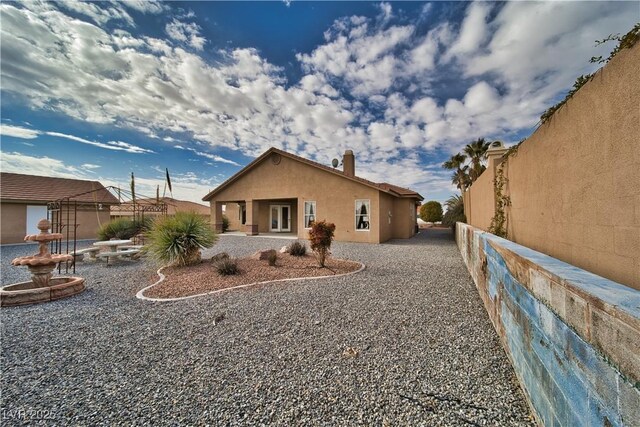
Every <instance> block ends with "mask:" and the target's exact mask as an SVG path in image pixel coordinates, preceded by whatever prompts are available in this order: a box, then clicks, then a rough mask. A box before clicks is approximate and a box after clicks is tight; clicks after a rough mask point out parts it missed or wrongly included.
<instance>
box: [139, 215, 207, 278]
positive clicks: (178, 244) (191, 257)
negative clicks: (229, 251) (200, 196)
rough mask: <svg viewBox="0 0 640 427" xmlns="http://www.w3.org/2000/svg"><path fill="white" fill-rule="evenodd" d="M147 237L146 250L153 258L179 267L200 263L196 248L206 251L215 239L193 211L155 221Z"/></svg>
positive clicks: (204, 221)
mask: <svg viewBox="0 0 640 427" xmlns="http://www.w3.org/2000/svg"><path fill="white" fill-rule="evenodd" d="M147 238H148V241H149V243H148V244H147V251H148V252H149V253H150V254H151V256H152V257H153V258H155V259H156V260H157V261H159V262H162V263H168V264H173V265H181V266H182V265H191V264H196V263H198V262H200V249H204V248H210V247H211V246H213V245H214V243H215V242H216V240H217V236H216V234H215V233H214V231H213V230H212V229H211V226H210V225H209V222H208V221H207V220H206V219H205V218H204V217H202V216H201V215H198V214H196V213H195V212H177V213H176V214H175V215H174V216H167V217H164V218H159V219H157V220H156V221H155V222H154V223H153V227H152V228H151V230H149V232H148V233H147Z"/></svg>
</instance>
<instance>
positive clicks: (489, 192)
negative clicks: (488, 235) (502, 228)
mask: <svg viewBox="0 0 640 427" xmlns="http://www.w3.org/2000/svg"><path fill="white" fill-rule="evenodd" d="M491 172H492V171H489V170H488V169H487V170H486V171H485V172H484V173H483V174H482V175H480V176H479V177H478V179H477V180H476V182H474V183H473V185H472V186H471V188H470V189H469V190H468V191H465V193H464V195H463V197H464V199H465V211H464V212H465V215H466V216H467V220H468V222H469V224H471V225H473V226H474V227H478V228H481V229H483V230H487V229H488V228H489V226H490V225H491V218H492V217H493V215H494V211H495V200H496V199H495V190H494V184H493V180H494V176H493V173H491ZM470 218H471V219H470ZM472 221H473V222H472Z"/></svg>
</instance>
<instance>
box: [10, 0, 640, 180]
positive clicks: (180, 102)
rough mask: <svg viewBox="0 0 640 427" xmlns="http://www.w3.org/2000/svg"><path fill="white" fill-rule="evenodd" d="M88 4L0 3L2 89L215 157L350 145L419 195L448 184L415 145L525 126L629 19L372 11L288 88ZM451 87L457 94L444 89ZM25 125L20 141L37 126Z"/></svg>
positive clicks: (612, 14)
mask: <svg viewBox="0 0 640 427" xmlns="http://www.w3.org/2000/svg"><path fill="white" fill-rule="evenodd" d="M91 5H93V6H95V7H96V8H99V9H100V10H98V11H96V10H94V9H92V8H89V9H87V10H85V12H84V14H82V16H86V17H91V18H90V19H92V20H93V22H96V23H98V24H99V25H94V24H92V23H91V22H84V21H82V20H80V19H76V18H73V17H70V16H68V15H66V14H65V13H63V10H60V9H65V8H64V6H62V5H59V4H58V3H35V2H29V3H25V4H20V5H15V4H8V3H3V4H1V5H0V11H1V13H2V28H1V31H2V48H3V49H2V70H1V72H2V84H3V91H7V92H10V93H12V94H13V95H16V96H20V97H22V98H23V99H24V100H25V102H26V103H27V104H28V105H29V106H30V107H31V108H34V109H47V110H51V111H55V112H58V113H63V114H66V115H67V116H70V117H72V118H74V119H78V120H83V121H87V122H90V123H100V124H105V125H109V126H118V127H127V128H129V129H136V130H139V131H140V132H143V133H145V134H147V135H149V136H151V137H157V136H159V137H161V138H164V140H165V141H166V142H169V143H176V142H180V146H175V147H176V148H179V147H183V148H190V147H189V145H190V144H187V143H186V142H182V141H194V143H192V145H193V146H196V147H197V146H198V145H197V144H198V143H201V144H206V145H207V146H208V147H207V148H208V149H209V148H210V149H211V150H212V153H215V149H216V148H220V147H224V148H227V149H231V150H238V151H239V152H241V153H243V154H245V155H249V156H255V155H258V154H261V153H262V152H263V151H264V150H265V149H267V148H268V147H270V146H276V147H280V148H284V149H287V150H289V151H292V152H294V153H296V154H300V155H303V156H305V157H309V158H312V159H315V160H318V161H320V162H322V163H325V164H329V162H330V160H331V159H332V158H333V157H336V156H337V155H339V154H341V153H342V152H343V151H344V149H347V148H351V149H353V150H354V151H355V152H356V155H357V156H358V162H359V164H361V165H363V167H360V168H359V171H360V173H366V171H367V170H369V169H370V168H371V169H372V170H375V171H376V173H375V174H373V175H371V176H370V177H372V178H375V179H376V180H382V181H392V182H394V183H398V184H400V185H407V186H412V187H413V186H417V187H418V188H420V186H423V185H424V186H426V185H427V183H433V185H434V186H439V187H438V188H444V186H445V183H446V185H449V184H448V179H444V178H443V177H442V176H440V175H436V174H427V173H426V172H423V171H421V169H420V162H419V159H410V156H409V155H410V154H416V153H418V154H421V155H422V156H424V155H425V154H426V155H429V154H431V153H432V152H433V150H434V149H443V150H444V151H448V150H451V151H457V150H458V149H459V148H460V146H461V145H463V144H464V143H467V142H469V141H470V140H471V139H475V138H477V137H480V136H486V137H488V138H500V137H502V136H504V135H509V134H510V133H512V132H514V131H521V130H523V129H530V128H531V127H532V126H533V125H535V123H536V121H537V117H538V116H539V114H540V113H541V112H542V111H543V110H544V109H545V108H546V107H547V106H549V105H550V104H552V101H553V100H554V99H555V97H557V96H558V95H559V94H561V93H562V92H563V90H566V89H567V88H568V87H570V86H571V83H572V81H573V79H574V78H575V77H576V76H577V75H578V74H581V73H583V72H585V71H590V70H592V69H593V66H591V65H588V64H587V60H588V58H590V57H591V56H593V55H597V54H599V51H598V49H595V50H594V48H593V41H594V40H596V39H601V38H603V37H604V36H606V35H607V34H609V33H617V32H622V31H624V30H625V29H627V28H629V27H630V26H631V25H633V21H634V17H636V16H637V13H636V14H634V11H635V9H634V7H635V5H634V4H632V3H611V4H600V3H593V4H589V7H585V6H584V5H582V4H580V3H572V2H560V3H555V2H554V3H551V2H509V3H506V4H505V5H504V6H501V8H500V9H498V7H497V6H493V5H488V4H474V3H472V4H470V5H469V6H468V9H467V12H466V18H465V20H464V22H463V24H462V25H461V27H460V30H459V31H458V30H456V27H455V26H454V25H452V24H451V23H449V22H446V21H445V22H439V23H436V24H433V27H431V29H430V30H429V31H428V32H427V33H426V34H424V32H421V28H422V27H421V26H420V25H418V21H407V20H406V19H404V18H403V20H400V19H398V18H396V17H395V16H394V14H393V11H392V10H391V6H389V5H386V4H382V5H381V6H380V8H381V11H382V12H383V13H381V14H380V16H379V17H377V18H374V19H370V18H366V17H360V16H352V17H345V18H341V19H339V20H337V21H336V22H335V23H334V24H333V25H332V27H331V28H330V29H329V30H328V31H327V32H326V34H325V39H326V40H325V42H324V43H323V44H322V45H320V46H317V47H316V48H315V49H314V50H313V51H311V52H302V53H300V54H298V55H297V59H298V61H299V64H300V66H301V67H302V69H303V71H304V76H303V77H302V79H301V80H300V81H299V82H290V81H286V79H285V77H284V72H283V70H282V69H281V68H279V67H277V66H275V65H273V64H271V63H270V62H269V61H267V60H266V59H265V58H264V57H263V56H262V55H261V54H260V52H259V51H257V50H256V49H252V48H242V49H240V48H238V49H228V50H224V51H221V52H217V53H216V52H212V54H217V56H216V58H215V59H216V61H213V60H210V59H206V58H204V57H202V56H199V50H198V49H199V48H200V49H201V48H202V47H203V45H204V43H205V42H204V41H202V42H199V41H198V39H195V44H194V43H192V36H196V37H202V36H201V34H200V31H201V30H200V28H199V27H197V25H196V24H188V23H186V22H183V21H185V20H186V19H188V18H187V17H181V18H179V19H180V20H175V21H172V22H171V23H170V26H168V29H167V32H171V34H172V37H173V38H172V39H171V40H162V39H157V38H153V37H147V36H144V35H132V34H131V32H134V31H133V30H131V32H128V31H124V30H122V29H118V30H113V31H107V30H105V28H104V26H101V25H102V24H100V22H109V26H110V27H111V26H113V23H114V22H116V23H117V24H118V25H123V24H124V25H128V24H127V22H128V21H127V19H126V17H123V16H124V15H122V16H120V15H118V14H117V13H115V12H110V11H109V10H108V7H107V6H104V4H103V3H99V4H98V3H96V4H90V6H91ZM109 5H110V6H109V7H112V8H116V5H117V4H116V5H114V4H113V3H110V4H109ZM124 6H125V7H128V8H129V9H128V10H129V11H131V13H134V12H133V11H132V10H138V9H136V6H131V5H130V4H129V3H127V4H125V5H124ZM138 6H140V7H143V6H141V5H140V4H138ZM157 6H158V5H157ZM162 6H164V5H162ZM70 7H76V8H77V7H84V6H78V5H75V4H74V5H72V6H70ZM149 7H150V8H151V6H149ZM489 9H492V10H491V13H489ZM123 10H124V9H123ZM387 10H388V13H387V12H386V11H387ZM125 12H126V10H125ZM145 12H147V13H158V12H156V11H152V10H148V11H145ZM90 13H93V14H94V15H96V16H91V15H90ZM398 15H399V16H401V14H400V13H398ZM107 18H108V19H107ZM105 19H107V21H104V20H105ZM417 19H420V18H417ZM398 22H401V23H402V24H399V23H398ZM134 24H135V23H134ZM171 24H174V25H173V26H171ZM129 29H130V28H129ZM175 42H178V43H175ZM184 46H190V47H191V48H193V49H189V50H186V49H185V48H184ZM599 49H600V50H602V49H606V48H599ZM208 57H209V56H208V55H207V58H208ZM585 64H586V65H585ZM451 82H454V83H455V91H447V90H443V88H444V89H447V88H449V87H451V85H452V83H451ZM203 88H206V90H205V89H203ZM436 92H440V93H436ZM442 92H444V93H445V95H442ZM3 129H4V126H3ZM20 129H26V131H17V130H14V131H13V132H14V134H15V133H18V134H21V135H23V136H25V137H26V136H27V135H33V133H29V132H28V131H29V129H27V128H20ZM3 132H4V130H3ZM20 132H22V133H20ZM167 134H170V135H172V136H171V137H169V136H166V135H167ZM14 136H15V135H14ZM36 136H37V135H36ZM50 136H51V135H50ZM57 136H58V137H65V136H63V134H58V135H57ZM67 137H68V135H67ZM75 138H76V139H73V140H75V141H77V142H81V143H85V144H91V145H96V144H98V145H97V146H99V147H101V148H105V149H112V150H113V149H120V150H125V151H129V152H148V151H145V150H146V149H144V148H142V147H136V146H134V145H132V144H129V143H125V142H121V141H110V142H106V143H104V142H96V141H90V140H87V139H84V138H79V139H78V137H75ZM169 138H171V139H169ZM68 139H72V138H68ZM191 149H192V151H193V150H196V151H197V152H200V153H205V154H207V155H208V156H213V158H212V157H207V156H203V157H207V158H209V159H210V160H213V161H217V162H224V163H228V164H233V163H229V162H232V161H231V160H229V159H225V158H224V157H222V156H216V154H209V153H207V151H208V150H205V149H200V148H198V149H196V148H191ZM399 159H400V160H399ZM407 159H410V160H407ZM225 161H226V162H225ZM201 185H204V186H206V185H208V184H207V183H204V184H201ZM211 185H215V183H213V182H212V183H211ZM429 185H431V184H429Z"/></svg>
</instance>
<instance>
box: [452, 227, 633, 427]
mask: <svg viewBox="0 0 640 427" xmlns="http://www.w3.org/2000/svg"><path fill="white" fill-rule="evenodd" d="M456 239H457V242H458V246H459V249H460V252H461V254H462V257H463V259H464V261H465V263H466V265H467V268H468V269H469V273H470V274H471V276H472V278H473V280H474V282H475V284H476V287H477V288H478V292H479V293H480V296H481V298H482V300H483V302H484V304H485V307H486V309H487V312H488V313H489V317H490V318H491V321H492V323H493V325H494V327H495V329H496V331H497V332H498V334H499V336H500V339H501V341H502V344H503V346H504V349H505V351H506V352H507V354H508V356H509V359H510V360H511V362H512V364H513V367H514V369H515V372H516V375H517V376H518V379H519V381H520V384H521V386H522V388H523V390H524V392H525V395H526V396H527V399H528V401H529V403H530V406H531V408H532V410H533V412H534V414H535V416H536V418H537V419H538V421H539V423H540V424H542V425H545V426H551V425H576V426H577V425H579V426H603V425H604V426H607V425H613V426H623V425H626V426H631V425H638V422H639V420H640V291H637V290H634V289H631V288H628V287H626V286H622V285H620V284H618V283H615V282H612V281H610V280H608V279H605V278H603V277H600V276H596V275H595V274H592V273H589V272H587V271H585V270H582V269H580V268H577V267H575V266H572V265H569V264H567V263H565V262H562V261H560V260H557V259H555V258H552V257H549V256H547V255H544V254H542V253H540V252H536V251H534V250H532V249H529V248H526V247H523V246H521V245H518V244H516V243H513V242H510V241H508V240H504V239H501V238H499V237H497V236H494V235H492V234H490V233H486V232H483V231H482V230H479V229H477V228H474V227H472V226H469V225H467V224H462V223H458V224H457V228H456Z"/></svg>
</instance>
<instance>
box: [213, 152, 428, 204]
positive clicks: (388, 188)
mask: <svg viewBox="0 0 640 427" xmlns="http://www.w3.org/2000/svg"><path fill="white" fill-rule="evenodd" d="M271 153H278V154H280V155H283V156H286V157H289V158H290V159H294V160H297V161H299V162H302V163H306V164H308V165H310V166H313V167H316V168H319V169H323V170H325V171H327V172H331V173H333V174H336V175H339V176H342V177H343V178H346V179H349V180H352V181H356V182H360V183H361V184H364V185H366V186H369V187H374V188H376V189H378V190H380V191H384V192H385V193H389V194H391V195H393V196H396V197H408V198H416V199H418V200H424V198H423V197H422V196H421V195H420V194H419V193H417V192H415V191H413V190H410V189H408V188H404V187H399V186H397V185H392V184H388V183H386V182H383V183H377V182H373V181H369V180H368V179H364V178H360V177H358V176H348V175H345V174H344V172H343V171H341V170H339V169H335V168H331V167H329V166H326V165H323V164H322V163H318V162H314V161H313V160H309V159H305V158H304V157H300V156H297V155H295V154H291V153H289V152H286V151H283V150H279V149H277V148H274V147H271V148H270V149H268V150H267V151H265V152H264V153H263V154H262V155H260V156H259V157H257V158H256V159H255V160H253V161H252V162H251V163H249V164H248V165H247V166H245V167H244V168H242V169H241V170H240V171H238V172H237V173H236V174H235V175H233V176H232V177H231V178H229V179H227V180H226V181H225V182H223V183H222V184H220V185H219V186H218V187H216V188H215V189H214V190H213V191H211V192H210V193H209V194H207V195H206V196H204V197H203V198H202V200H205V201H208V200H210V199H211V198H213V195H214V194H216V193H217V192H218V191H220V190H222V189H223V188H225V187H227V186H228V185H229V184H231V183H232V182H233V181H235V180H236V179H238V178H240V176H242V175H244V174H245V173H246V172H248V171H249V169H251V168H252V167H253V166H255V165H257V164H258V163H260V161H262V160H263V159H264V158H266V157H267V156H268V155H269V154H271Z"/></svg>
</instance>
